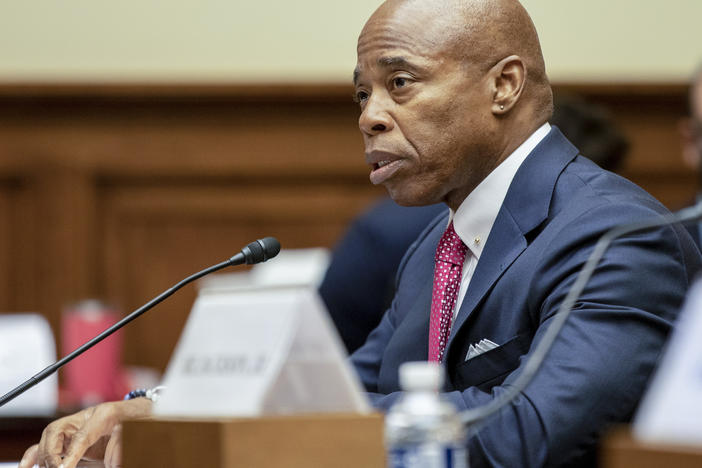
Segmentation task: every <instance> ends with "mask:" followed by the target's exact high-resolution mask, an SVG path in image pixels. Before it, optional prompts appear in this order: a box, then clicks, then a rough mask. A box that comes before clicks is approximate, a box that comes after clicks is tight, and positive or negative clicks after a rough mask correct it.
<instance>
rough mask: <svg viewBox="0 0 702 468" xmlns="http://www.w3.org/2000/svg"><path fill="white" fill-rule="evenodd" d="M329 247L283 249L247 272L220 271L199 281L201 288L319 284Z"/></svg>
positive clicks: (205, 289)
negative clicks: (271, 259)
mask: <svg viewBox="0 0 702 468" xmlns="http://www.w3.org/2000/svg"><path fill="white" fill-rule="evenodd" d="M329 261H330V253H329V250H328V249H324V248H311V249H284V250H281V252H280V253H279V254H278V256H277V257H275V261H272V262H265V263H258V264H256V265H254V266H253V268H251V270H250V271H248V272H244V273H241V272H237V273H219V274H216V275H209V276H206V277H204V278H202V279H201V280H199V281H198V288H199V289H200V290H202V291H208V290H209V291H217V290H219V291H225V292H226V291H232V290H233V289H246V288H251V287H264V286H268V287H272V286H312V287H318V286H319V285H320V284H321V282H322V279H323V278H324V274H325V273H326V271H327V267H328V266H329Z"/></svg>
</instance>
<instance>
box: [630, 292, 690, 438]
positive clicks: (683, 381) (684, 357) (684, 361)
mask: <svg viewBox="0 0 702 468" xmlns="http://www.w3.org/2000/svg"><path fill="white" fill-rule="evenodd" d="M633 429H634V435H635V436H636V437H637V438H639V439H642V440H646V441H651V442H667V443H674V444H683V445H689V444H693V445H700V444H702V282H700V281H697V282H696V283H695V284H694V285H693V286H692V288H691V289H690V292H689V294H688V298H687V300H686V301H685V306H684V307H683V310H682V312H681V315H680V318H679V319H678V322H677V324H676V326H675V329H674V331H673V333H672V335H671V338H670V341H669V343H668V346H667V347H666V350H665V351H664V354H663V358H662V360H661V361H660V364H659V365H658V369H657V370H656V372H655V375H654V377H653V380H652V383H651V385H650V386H649V389H648V391H647V392H646V394H645V395H644V398H643V401H642V403H641V406H640V407H639V410H638V412H637V415H636V418H635V420H634V427H633Z"/></svg>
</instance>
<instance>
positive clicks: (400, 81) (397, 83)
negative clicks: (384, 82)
mask: <svg viewBox="0 0 702 468" xmlns="http://www.w3.org/2000/svg"><path fill="white" fill-rule="evenodd" d="M392 85H393V86H394V87H395V88H402V87H404V86H406V85H407V78H403V77H401V76H398V77H397V78H393V80H392Z"/></svg>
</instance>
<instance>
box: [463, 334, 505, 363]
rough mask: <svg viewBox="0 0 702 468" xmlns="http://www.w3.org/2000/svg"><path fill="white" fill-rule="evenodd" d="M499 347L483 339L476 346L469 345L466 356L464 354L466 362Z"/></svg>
mask: <svg viewBox="0 0 702 468" xmlns="http://www.w3.org/2000/svg"><path fill="white" fill-rule="evenodd" d="M498 346H499V345H498V344H497V343H494V342H492V341H490V340H488V339H487V338H483V339H482V340H480V342H478V343H477V344H474V345H470V346H469V347H468V354H466V361H468V360H469V359H473V358H474V357H476V356H480V355H481V354H483V353H486V352H488V351H490V350H491V349H495V348H497V347H498Z"/></svg>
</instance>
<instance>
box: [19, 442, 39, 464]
mask: <svg viewBox="0 0 702 468" xmlns="http://www.w3.org/2000/svg"><path fill="white" fill-rule="evenodd" d="M38 451H39V444H36V445H32V446H31V447H29V448H28V449H27V450H26V451H25V452H24V455H22V461H20V463H19V466H18V468H32V467H33V466H34V464H35V463H36V462H37V452H38Z"/></svg>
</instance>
